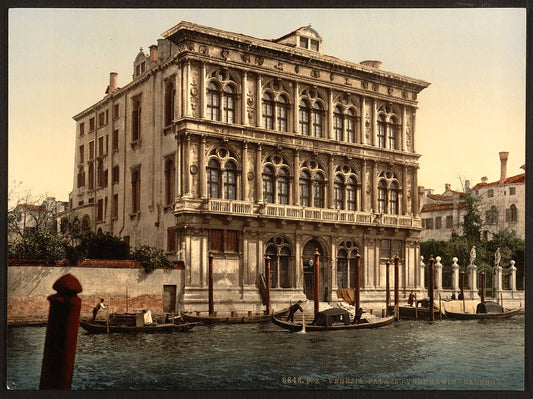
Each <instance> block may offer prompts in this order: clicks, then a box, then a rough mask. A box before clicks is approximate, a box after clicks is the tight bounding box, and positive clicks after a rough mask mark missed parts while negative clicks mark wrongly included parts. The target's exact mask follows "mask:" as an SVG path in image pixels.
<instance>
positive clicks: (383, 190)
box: [378, 180, 387, 213]
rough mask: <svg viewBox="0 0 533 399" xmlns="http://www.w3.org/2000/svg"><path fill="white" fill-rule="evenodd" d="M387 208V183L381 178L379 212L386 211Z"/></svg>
mask: <svg viewBox="0 0 533 399" xmlns="http://www.w3.org/2000/svg"><path fill="white" fill-rule="evenodd" d="M386 210H387V183H385V181H384V180H381V181H380V182H379V184H378V213H386Z"/></svg>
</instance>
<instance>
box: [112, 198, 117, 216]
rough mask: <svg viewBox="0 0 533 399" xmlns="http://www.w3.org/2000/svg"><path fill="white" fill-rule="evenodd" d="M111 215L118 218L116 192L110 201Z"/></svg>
mask: <svg viewBox="0 0 533 399" xmlns="http://www.w3.org/2000/svg"><path fill="white" fill-rule="evenodd" d="M111 217H112V218H113V219H116V218H118V194H114V195H113V202H112V203H111Z"/></svg>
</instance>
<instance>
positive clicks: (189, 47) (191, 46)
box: [187, 42, 194, 51]
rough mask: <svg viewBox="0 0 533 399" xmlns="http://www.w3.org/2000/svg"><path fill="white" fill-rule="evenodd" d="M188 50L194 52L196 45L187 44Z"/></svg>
mask: <svg viewBox="0 0 533 399" xmlns="http://www.w3.org/2000/svg"><path fill="white" fill-rule="evenodd" d="M187 50H189V51H194V43H191V42H188V43H187Z"/></svg>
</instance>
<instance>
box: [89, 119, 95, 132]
mask: <svg viewBox="0 0 533 399" xmlns="http://www.w3.org/2000/svg"><path fill="white" fill-rule="evenodd" d="M94 128H95V125H94V117H92V118H91V119H89V131H90V132H92V131H93V130H94Z"/></svg>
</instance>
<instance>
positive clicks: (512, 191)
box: [509, 187, 516, 195]
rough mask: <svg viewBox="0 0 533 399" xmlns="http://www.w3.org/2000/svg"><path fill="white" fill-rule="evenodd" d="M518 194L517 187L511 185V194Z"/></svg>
mask: <svg viewBox="0 0 533 399" xmlns="http://www.w3.org/2000/svg"><path fill="white" fill-rule="evenodd" d="M515 194H516V187H509V195H515Z"/></svg>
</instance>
